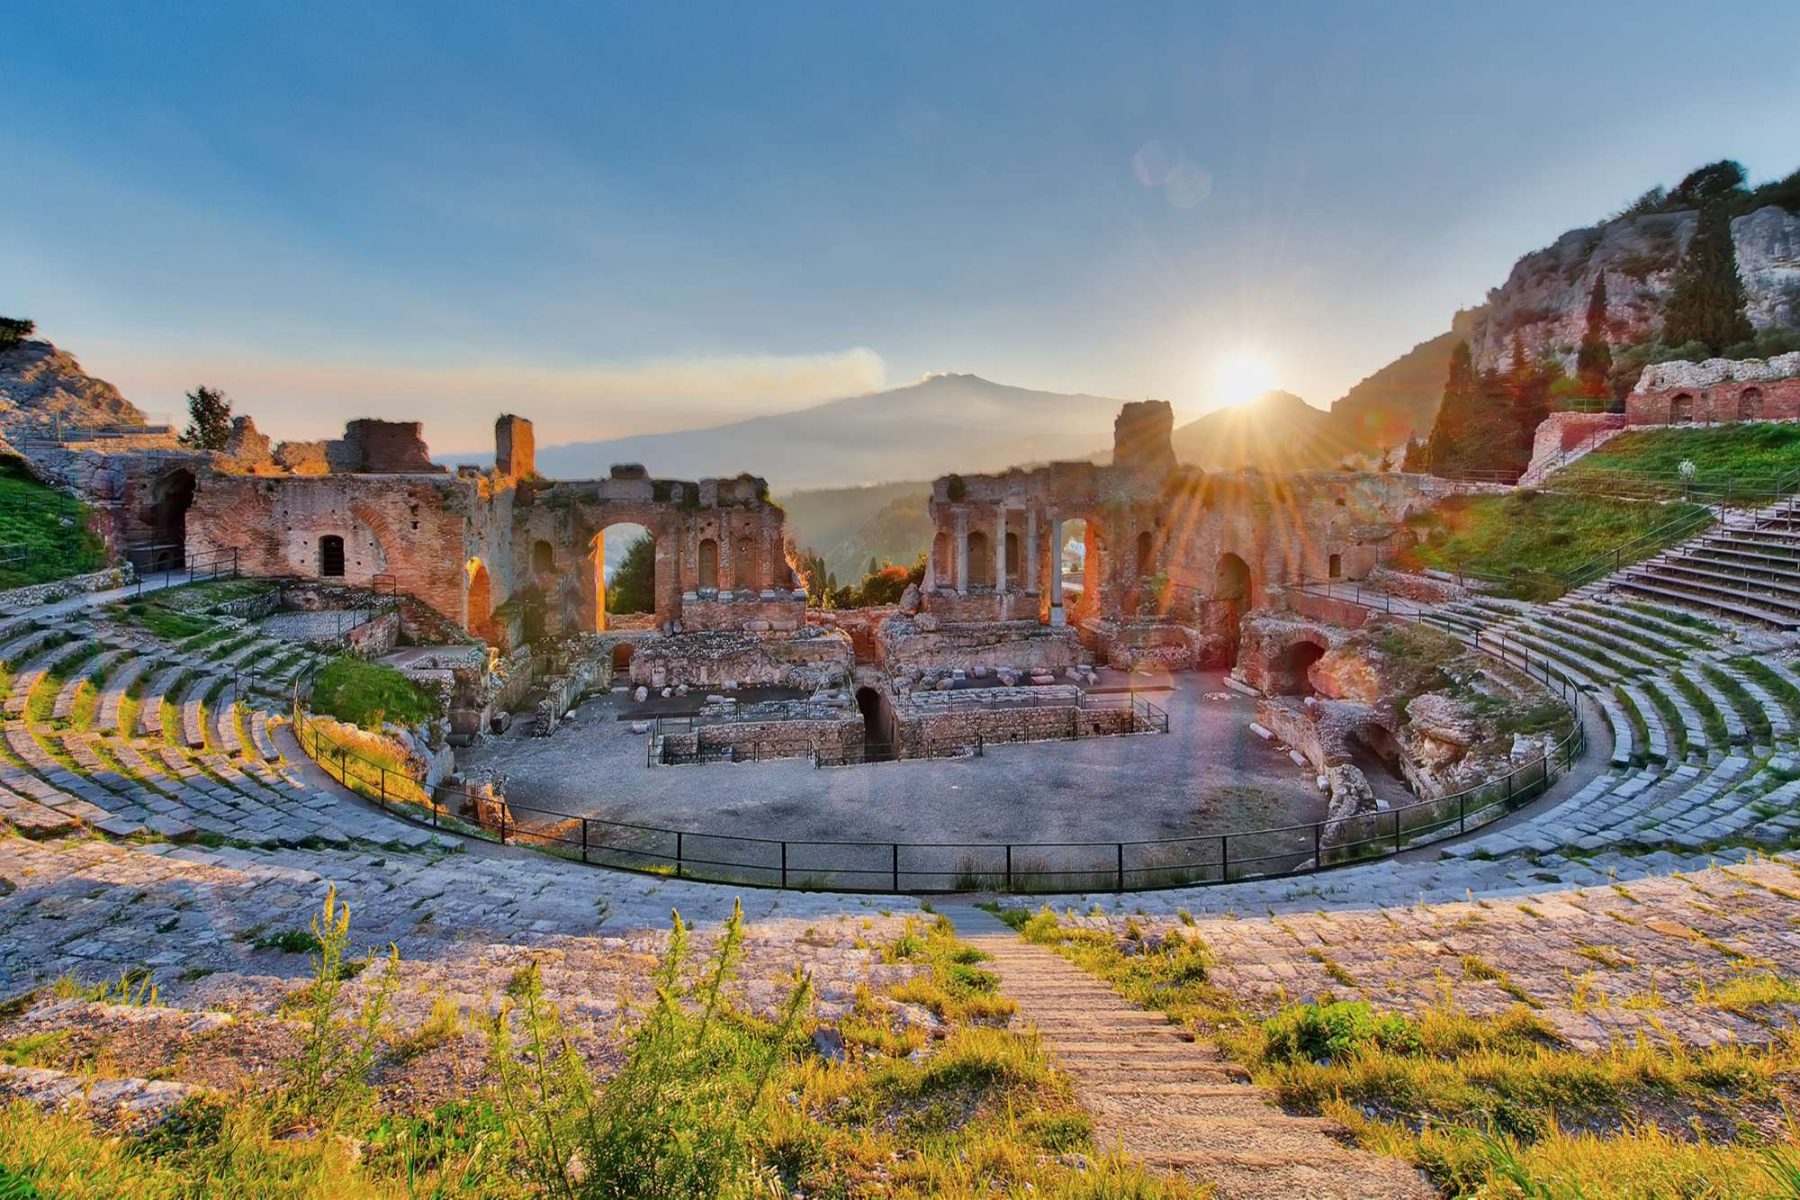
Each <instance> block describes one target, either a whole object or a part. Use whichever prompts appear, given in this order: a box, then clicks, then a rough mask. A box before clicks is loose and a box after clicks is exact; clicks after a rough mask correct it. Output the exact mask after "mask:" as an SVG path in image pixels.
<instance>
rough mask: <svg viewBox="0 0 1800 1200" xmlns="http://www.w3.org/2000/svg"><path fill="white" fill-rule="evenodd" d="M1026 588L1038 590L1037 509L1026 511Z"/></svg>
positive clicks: (1029, 590) (1033, 590) (1027, 589)
mask: <svg viewBox="0 0 1800 1200" xmlns="http://www.w3.org/2000/svg"><path fill="white" fill-rule="evenodd" d="M1025 590H1026V591H1028V592H1035V591H1037V590H1038V561H1037V509H1035V508H1033V509H1029V510H1027V512H1026V513H1025Z"/></svg>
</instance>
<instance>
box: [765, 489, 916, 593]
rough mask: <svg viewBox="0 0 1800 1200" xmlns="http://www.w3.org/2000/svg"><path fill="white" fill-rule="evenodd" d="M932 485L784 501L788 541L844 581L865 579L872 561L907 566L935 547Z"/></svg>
mask: <svg viewBox="0 0 1800 1200" xmlns="http://www.w3.org/2000/svg"><path fill="white" fill-rule="evenodd" d="M930 496H931V484H929V483H927V482H924V481H922V480H907V481H903V482H900V483H877V484H871V485H869V486H868V487H849V488H820V489H817V490H811V491H803V492H794V493H792V494H790V495H788V496H784V497H781V498H780V500H779V503H780V504H781V507H782V508H783V509H785V510H786V511H787V533H788V538H789V539H790V540H791V541H792V542H793V543H794V544H795V545H796V546H799V547H801V548H802V549H810V550H816V551H817V552H818V553H819V555H820V557H822V558H823V559H824V560H825V567H826V569H827V570H828V571H830V572H831V573H832V574H834V575H836V576H837V577H838V579H839V580H840V581H844V580H856V579H861V578H862V576H863V573H864V572H865V571H867V570H868V567H869V560H870V559H874V560H875V561H876V562H877V563H881V562H895V563H900V564H903V565H904V564H908V563H911V562H913V561H914V560H915V559H917V558H918V557H919V555H921V554H923V553H925V548H926V547H927V546H928V545H929V544H930V542H931V517H930V515H929V513H928V512H927V511H926V504H927V502H928V501H929V499H930Z"/></svg>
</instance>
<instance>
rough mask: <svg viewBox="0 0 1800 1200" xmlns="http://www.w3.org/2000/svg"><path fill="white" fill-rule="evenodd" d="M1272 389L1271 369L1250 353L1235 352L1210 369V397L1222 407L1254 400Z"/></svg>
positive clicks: (1273, 372) (1266, 360)
mask: <svg viewBox="0 0 1800 1200" xmlns="http://www.w3.org/2000/svg"><path fill="white" fill-rule="evenodd" d="M1274 386H1275V368H1273V367H1271V366H1270V365H1269V360H1268V359H1266V358H1264V357H1263V356H1262V355H1260V354H1256V353H1254V352H1252V351H1247V350H1246V351H1239V352H1238V353H1236V354H1233V355H1231V356H1230V357H1228V358H1224V359H1221V360H1220V361H1219V364H1218V366H1216V367H1214V368H1213V397H1214V399H1217V400H1219V401H1222V402H1223V403H1226V404H1243V403H1244V402H1245V401H1247V400H1254V399H1256V398H1257V397H1258V396H1260V395H1262V394H1263V393H1264V392H1267V391H1270V390H1272V389H1273V388H1274Z"/></svg>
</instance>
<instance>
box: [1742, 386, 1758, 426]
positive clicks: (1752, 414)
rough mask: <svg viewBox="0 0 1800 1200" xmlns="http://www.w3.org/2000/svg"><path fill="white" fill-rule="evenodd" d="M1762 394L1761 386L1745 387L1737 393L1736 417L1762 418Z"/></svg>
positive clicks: (1747, 419)
mask: <svg viewBox="0 0 1800 1200" xmlns="http://www.w3.org/2000/svg"><path fill="white" fill-rule="evenodd" d="M1762 403H1763V394H1762V389H1761V388H1754V387H1747V388H1745V389H1744V390H1743V391H1742V392H1740V393H1738V404H1737V419H1738V420H1740V421H1759V420H1761V419H1762Z"/></svg>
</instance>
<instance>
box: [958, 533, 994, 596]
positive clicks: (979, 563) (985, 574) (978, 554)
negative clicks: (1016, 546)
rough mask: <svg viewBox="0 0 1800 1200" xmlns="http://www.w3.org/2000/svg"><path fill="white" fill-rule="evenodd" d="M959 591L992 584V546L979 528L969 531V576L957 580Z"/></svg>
mask: <svg viewBox="0 0 1800 1200" xmlns="http://www.w3.org/2000/svg"><path fill="white" fill-rule="evenodd" d="M958 585H959V586H958V590H959V591H965V592H966V591H968V590H969V589H970V588H991V587H993V586H994V547H993V544H992V543H990V542H989V541H988V535H987V534H985V533H983V532H982V531H981V530H979V529H975V530H971V531H970V532H969V577H968V579H966V580H959V581H958Z"/></svg>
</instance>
